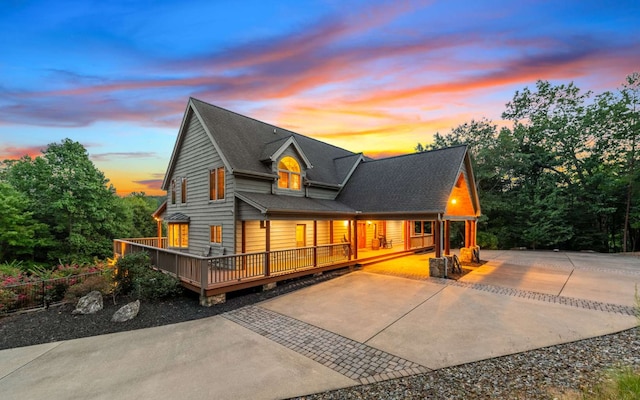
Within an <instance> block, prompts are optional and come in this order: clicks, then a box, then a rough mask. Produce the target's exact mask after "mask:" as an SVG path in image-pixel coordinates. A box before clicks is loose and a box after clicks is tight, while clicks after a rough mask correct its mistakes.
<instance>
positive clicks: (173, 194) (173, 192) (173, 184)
mask: <svg viewBox="0 0 640 400" xmlns="http://www.w3.org/2000/svg"><path fill="white" fill-rule="evenodd" d="M171 204H176V180H175V179H172V180H171Z"/></svg>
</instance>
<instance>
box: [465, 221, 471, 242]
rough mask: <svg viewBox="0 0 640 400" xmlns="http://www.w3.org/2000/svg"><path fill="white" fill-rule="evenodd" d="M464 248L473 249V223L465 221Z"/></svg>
mask: <svg viewBox="0 0 640 400" xmlns="http://www.w3.org/2000/svg"><path fill="white" fill-rule="evenodd" d="M464 247H471V221H464Z"/></svg>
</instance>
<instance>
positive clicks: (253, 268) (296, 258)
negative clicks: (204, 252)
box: [113, 238, 350, 289]
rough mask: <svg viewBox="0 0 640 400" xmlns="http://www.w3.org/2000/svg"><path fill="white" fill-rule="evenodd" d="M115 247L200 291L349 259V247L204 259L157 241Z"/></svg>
mask: <svg viewBox="0 0 640 400" xmlns="http://www.w3.org/2000/svg"><path fill="white" fill-rule="evenodd" d="M163 240H166V238H163ZM113 243H114V245H113V249H114V254H115V255H116V256H119V257H121V256H125V255H127V254H130V253H136V252H141V251H145V252H147V253H148V254H149V257H150V258H151V263H152V264H153V265H154V266H156V267H157V268H159V269H161V270H163V271H166V272H169V273H171V274H173V275H175V276H177V277H178V278H179V279H181V280H183V281H185V282H187V283H190V284H192V285H194V286H197V287H199V288H201V289H207V288H211V287H212V286H219V285H222V284H225V283H231V282H239V281H243V280H247V279H254V278H261V277H269V276H276V275H286V274H291V273H295V272H298V271H303V270H312V269H315V268H320V267H325V266H327V265H332V264H336V263H340V262H344V261H348V260H349V259H350V245H349V243H339V244H328V245H322V246H311V247H302V248H295V249H285V250H273V251H269V252H257V253H243V254H232V255H224V256H216V257H202V256H197V255H191V254H187V253H182V252H179V251H175V250H170V249H166V248H159V247H157V243H158V238H137V239H116V240H114V242H113Z"/></svg>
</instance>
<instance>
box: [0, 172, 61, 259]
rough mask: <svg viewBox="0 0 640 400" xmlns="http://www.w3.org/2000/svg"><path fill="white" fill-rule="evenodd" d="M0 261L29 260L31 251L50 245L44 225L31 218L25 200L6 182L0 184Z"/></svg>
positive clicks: (31, 254)
mask: <svg viewBox="0 0 640 400" xmlns="http://www.w3.org/2000/svg"><path fill="white" fill-rule="evenodd" d="M0 204H2V212H1V213H0V227H1V228H2V229H0V262H9V261H12V260H15V259H25V258H28V259H29V260H33V258H34V249H35V248H37V247H42V246H44V245H46V244H48V243H49V242H50V240H51V239H50V238H49V237H48V235H47V232H46V226H45V225H44V224H41V223H39V222H37V221H35V220H34V219H33V213H32V212H29V211H28V210H27V208H26V205H27V199H26V198H25V196H24V195H23V194H21V193H20V192H18V191H17V190H15V189H14V188H13V187H11V186H10V185H9V184H8V183H6V182H2V181H0Z"/></svg>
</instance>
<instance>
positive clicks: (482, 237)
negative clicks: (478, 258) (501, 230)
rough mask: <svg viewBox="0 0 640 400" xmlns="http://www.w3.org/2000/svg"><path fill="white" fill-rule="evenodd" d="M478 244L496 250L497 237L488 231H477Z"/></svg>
mask: <svg viewBox="0 0 640 400" xmlns="http://www.w3.org/2000/svg"><path fill="white" fill-rule="evenodd" d="M477 235H478V238H477V240H478V246H480V248H481V249H486V250H498V237H497V236H496V235H494V234H492V233H488V232H478V233H477Z"/></svg>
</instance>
